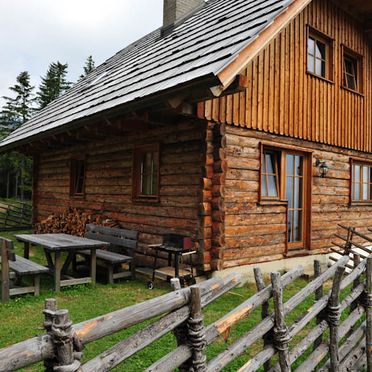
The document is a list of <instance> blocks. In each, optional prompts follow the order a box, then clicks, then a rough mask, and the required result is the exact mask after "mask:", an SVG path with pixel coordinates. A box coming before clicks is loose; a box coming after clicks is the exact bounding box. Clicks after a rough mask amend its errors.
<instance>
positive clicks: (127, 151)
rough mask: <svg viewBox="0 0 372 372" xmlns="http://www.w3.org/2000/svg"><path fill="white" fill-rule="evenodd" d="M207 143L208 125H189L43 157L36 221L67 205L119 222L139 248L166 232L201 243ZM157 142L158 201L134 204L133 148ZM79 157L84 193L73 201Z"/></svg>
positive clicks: (39, 178)
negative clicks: (135, 236)
mask: <svg viewBox="0 0 372 372" xmlns="http://www.w3.org/2000/svg"><path fill="white" fill-rule="evenodd" d="M205 141H206V125H204V124H203V123H200V122H195V123H192V122H188V123H179V124H176V123H175V124H174V125H167V126H162V127H154V128H153V129H149V130H146V131H138V132H128V133H125V134H124V135H123V136H121V137H117V136H112V138H110V137H109V136H108V138H107V139H104V138H103V139H102V140H99V141H95V142H91V143H87V144H86V145H84V147H81V146H75V147H68V148H66V149H65V150H58V151H51V152H48V153H43V154H42V155H41V156H40V157H39V159H40V160H39V162H38V169H37V171H36V173H35V174H36V175H37V177H38V182H37V187H36V189H35V196H34V200H36V204H37V209H36V210H37V216H36V219H37V220H38V221H40V220H42V219H44V218H45V217H47V216H48V215H50V214H52V213H62V212H64V211H65V210H66V209H67V208H68V207H73V208H80V209H83V210H84V211H91V212H92V213H93V214H95V213H97V214H101V215H103V216H106V217H107V218H109V219H113V220H116V221H118V222H119V223H120V224H121V225H122V227H123V228H127V229H133V230H137V231H139V232H140V234H139V248H140V249H142V250H145V249H146V244H147V243H151V244H154V243H159V242H162V238H161V235H163V234H165V233H170V232H173V233H177V234H184V235H186V236H191V237H193V238H200V239H203V238H204V237H203V236H198V231H199V228H200V226H199V225H200V224H199V207H200V190H201V188H200V180H201V178H202V172H204V169H205V152H204V151H203V149H204V144H205ZM156 142H159V143H160V144H161V147H160V148H161V155H160V161H161V167H160V202H159V203H153V204H151V203H136V202H133V201H132V162H133V159H132V157H133V147H134V146H135V145H138V144H146V143H156ZM82 154H86V159H87V169H86V189H85V191H86V193H85V197H84V198H72V197H70V187H69V185H70V159H71V157H72V156H74V155H82ZM207 193H208V191H206V193H204V196H205V198H206V200H207V199H208V195H207ZM209 219H210V216H209ZM205 224H207V225H208V221H205ZM210 226H211V224H210V222H209V227H210ZM210 238H211V236H209V239H210ZM206 264H209V263H208V262H207V263H206Z"/></svg>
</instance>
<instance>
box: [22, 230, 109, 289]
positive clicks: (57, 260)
mask: <svg viewBox="0 0 372 372" xmlns="http://www.w3.org/2000/svg"><path fill="white" fill-rule="evenodd" d="M16 238H17V240H18V241H21V242H23V243H24V251H23V256H24V257H25V258H29V253H30V246H31V245H35V246H40V247H42V248H43V249H44V253H45V257H46V259H47V262H48V268H49V271H50V273H51V274H53V277H54V286H55V290H56V292H59V291H60V289H61V287H64V286H68V285H75V284H85V283H91V284H93V285H95V283H96V265H97V258H96V249H98V248H104V247H108V246H109V245H110V244H109V243H106V242H101V241H97V240H92V239H87V238H81V237H78V236H73V235H67V234H22V235H16ZM82 250H90V251H91V255H90V276H89V277H84V278H73V277H70V276H67V275H66V272H67V270H68V268H69V266H70V264H71V263H72V261H73V259H74V257H75V254H76V252H78V251H82ZM62 252H66V253H67V257H66V259H65V260H64V262H63V258H62ZM53 255H54V260H53ZM62 276H64V277H67V279H62Z"/></svg>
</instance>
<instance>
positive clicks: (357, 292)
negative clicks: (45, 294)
mask: <svg viewBox="0 0 372 372" xmlns="http://www.w3.org/2000/svg"><path fill="white" fill-rule="evenodd" d="M348 259H349V258H348V257H344V258H342V259H340V260H339V261H338V262H336V263H335V264H334V265H333V266H332V267H330V268H329V269H328V270H326V271H324V272H323V273H322V272H321V269H320V263H319V262H317V261H315V263H314V268H315V276H314V279H313V280H312V281H311V282H310V283H309V284H308V285H306V286H305V287H304V288H302V289H300V290H298V292H297V293H296V294H295V295H293V296H292V297H291V298H290V299H289V300H288V301H286V302H284V300H283V293H285V291H286V287H287V286H288V285H289V284H291V283H293V282H294V281H295V280H296V279H297V278H299V277H300V276H301V275H302V274H303V268H302V267H298V268H295V269H293V270H291V271H290V272H287V273H286V274H284V275H283V276H281V275H280V274H279V273H272V274H271V284H270V285H265V283H264V279H263V277H262V274H261V272H260V270H259V269H255V278H256V284H257V289H258V292H257V293H256V294H255V295H254V296H253V297H251V298H249V299H247V300H245V301H244V302H243V303H242V304H241V305H239V306H238V307H237V308H235V309H233V310H231V311H230V312H229V313H228V314H226V315H225V316H224V317H223V318H221V319H219V320H217V321H216V322H214V323H212V324H210V325H209V326H205V324H204V320H203V308H204V307H205V306H206V305H207V304H209V303H211V302H212V301H214V300H215V299H216V298H218V297H219V296H221V295H222V294H224V293H226V292H228V291H230V290H231V289H232V288H234V287H235V286H236V285H238V284H239V282H240V278H239V276H237V275H232V276H229V277H227V278H225V279H211V280H208V281H205V282H203V283H201V284H199V285H196V286H192V287H190V288H185V289H181V288H180V286H179V282H177V280H175V281H173V287H174V291H173V292H171V293H168V294H166V295H163V296H161V297H158V298H154V299H152V300H149V301H146V302H143V303H140V304H136V305H134V306H131V307H127V308H124V309H121V310H118V311H115V312H113V313H109V314H106V315H103V316H100V317H98V318H95V319H91V320H87V321H84V322H82V323H79V324H72V322H71V320H70V315H69V312H68V310H58V309H57V304H56V301H55V300H52V299H51V300H46V302H45V310H44V316H45V321H44V328H45V334H43V335H40V336H38V337H34V338H31V339H28V340H26V341H23V342H20V343H18V344H15V345H11V346H9V347H6V348H4V349H1V350H0V370H1V371H12V370H17V369H20V368H23V367H26V366H30V365H32V364H34V363H38V362H41V361H44V366H45V371H65V372H69V371H83V372H88V371H89V372H92V371H109V370H111V369H113V368H114V367H116V366H118V365H119V364H121V363H123V362H124V361H125V360H126V359H127V358H129V357H130V356H132V355H133V354H135V353H137V352H138V351H140V350H142V349H144V348H145V347H147V346H148V345H150V344H151V343H152V342H154V341H155V340H157V339H159V338H161V337H162V336H164V335H165V334H167V333H168V332H173V334H174V337H175V339H176V341H177V345H178V346H177V347H175V348H174V350H173V351H171V352H170V353H169V354H167V355H165V356H164V357H163V358H162V359H160V360H158V361H156V362H155V363H154V364H153V365H152V366H150V367H148V369H147V372H150V371H161V372H166V371H173V370H174V369H176V368H180V370H181V371H220V370H221V369H223V368H224V367H225V366H227V365H228V364H229V363H230V362H231V361H233V360H234V359H235V358H237V357H239V356H240V355H242V354H243V353H245V352H246V351H247V350H249V349H250V348H251V347H252V345H253V344H255V343H257V342H262V340H263V342H262V345H263V346H262V347H261V351H259V352H258V353H257V354H256V355H254V356H253V357H252V358H251V359H249V360H248V362H247V363H246V364H245V365H244V366H243V367H241V369H240V370H239V371H257V370H258V369H260V368H262V367H263V369H264V370H265V371H291V369H292V368H293V367H294V366H297V367H298V368H299V370H300V369H301V370H302V371H312V370H314V369H316V368H317V369H319V368H320V370H322V371H328V370H329V371H349V370H350V371H351V370H360V371H362V370H367V369H368V371H372V258H368V259H365V260H360V257H359V256H357V255H355V259H354V263H355V267H353V268H352V270H351V271H350V273H349V274H347V275H346V273H345V268H346V264H347V261H348ZM326 288H328V289H326ZM309 298H312V299H313V300H312V301H309ZM304 301H306V302H305V303H306V304H308V303H309V302H311V306H309V307H308V308H307V309H306V310H305V312H304V313H303V314H302V315H301V316H300V317H299V318H298V319H296V320H295V321H294V322H293V323H291V324H288V322H287V319H288V317H287V315H288V314H290V313H291V312H292V311H293V310H294V309H296V308H297V307H298V306H299V305H301V304H303V303H304ZM272 307H273V311H272V312H271V310H270V309H271V308H272ZM260 308H261V314H262V321H261V322H259V323H258V324H257V325H255V326H254V327H253V328H252V329H247V331H246V333H245V334H244V335H243V336H241V337H240V338H239V339H237V340H235V341H234V342H232V343H231V344H230V345H229V346H228V347H227V348H226V350H225V351H223V352H222V353H221V354H219V355H217V356H216V357H214V358H213V359H211V360H208V361H207V358H206V354H205V351H206V348H207V347H208V345H209V344H211V343H212V342H213V341H216V340H217V339H218V338H220V337H221V336H222V337H225V338H226V339H227V338H228V337H229V331H230V329H231V327H233V326H235V325H236V324H237V323H239V322H240V321H242V320H243V319H245V318H247V317H249V316H250V314H252V311H254V310H255V309H260ZM149 319H155V320H153V322H152V323H151V324H150V325H148V324H147V325H144V327H143V328H142V329H141V330H140V331H138V332H137V333H135V334H133V335H131V336H129V337H127V338H126V339H124V340H122V341H120V342H119V343H118V344H116V345H115V346H113V347H111V348H110V349H108V350H106V351H104V352H103V353H102V354H100V355H97V356H96V357H95V358H94V359H92V360H89V361H86V362H84V363H83V362H82V355H83V352H84V350H83V347H84V345H86V344H88V343H90V342H92V341H95V340H98V339H100V338H103V337H105V336H107V335H111V334H113V333H116V332H119V331H120V330H123V329H127V328H129V327H132V326H134V325H135V324H139V323H142V322H144V321H146V320H149ZM305 331H306V332H305ZM304 332H305V333H304ZM296 335H301V337H300V338H297V339H296V340H297V341H296V342H295V341H294V337H295V336H296ZM256 345H257V344H256Z"/></svg>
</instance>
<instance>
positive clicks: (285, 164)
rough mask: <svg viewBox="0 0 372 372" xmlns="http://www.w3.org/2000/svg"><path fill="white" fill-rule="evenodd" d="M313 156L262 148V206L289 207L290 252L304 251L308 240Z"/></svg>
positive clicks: (285, 150) (288, 232) (288, 240)
mask: <svg viewBox="0 0 372 372" xmlns="http://www.w3.org/2000/svg"><path fill="white" fill-rule="evenodd" d="M310 164H311V156H309V154H307V153H303V152H297V151H292V150H287V149H276V148H271V147H270V146H262V152H261V203H280V204H285V205H286V207H287V237H288V239H287V244H288V250H291V251H295V250H299V249H304V248H305V246H306V245H307V244H308V241H309V234H308V227H307V225H306V221H308V220H309V218H310V217H309V213H310V209H311V206H310V205H308V204H309V203H310V202H308V201H309V200H310V198H309V197H308V196H309V195H310V193H311V189H310V187H311V184H310V182H309V179H310V174H311V166H310Z"/></svg>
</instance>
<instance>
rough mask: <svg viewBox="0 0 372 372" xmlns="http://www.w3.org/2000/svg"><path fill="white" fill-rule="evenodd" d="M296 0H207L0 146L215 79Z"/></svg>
mask: <svg viewBox="0 0 372 372" xmlns="http://www.w3.org/2000/svg"><path fill="white" fill-rule="evenodd" d="M293 1H294V0H210V1H209V2H207V3H206V4H205V5H204V6H203V7H202V8H200V9H198V10H196V11H195V13H194V14H191V15H190V16H189V17H187V18H186V19H185V20H184V21H183V22H181V23H180V24H179V25H177V26H176V27H175V28H174V29H173V31H172V32H170V33H169V34H168V35H166V36H162V34H161V29H158V30H155V31H154V32H152V33H150V34H149V35H147V36H145V37H143V38H142V39H140V40H138V41H137V42H135V43H133V44H131V45H129V46H128V47H127V48H125V49H123V50H121V51H120V52H119V53H117V54H116V55H115V56H113V57H112V58H110V59H108V60H107V61H106V62H104V63H103V64H102V65H100V66H99V67H97V69H95V70H94V71H93V72H92V73H91V74H89V75H88V76H87V77H86V78H85V79H83V80H82V81H80V82H79V83H77V84H76V85H75V86H74V87H73V88H72V89H70V90H69V91H68V92H67V93H66V94H65V95H63V96H62V97H60V98H59V99H57V100H56V101H54V102H52V103H51V104H50V105H49V106H47V107H46V108H45V109H43V110H42V111H40V112H39V113H38V114H37V115H35V116H34V117H33V118H32V119H31V120H29V121H28V122H27V123H25V124H24V125H23V126H22V127H20V128H19V129H17V130H16V131H14V132H13V133H12V134H10V136H9V137H7V138H6V139H5V140H4V141H2V142H1V143H0V149H1V148H5V147H6V148H8V147H15V146H17V145H21V144H22V143H25V142H29V141H31V140H32V139H33V138H35V137H38V136H39V135H40V134H44V133H46V132H47V131H53V130H55V129H60V127H62V126H64V125H66V124H69V123H71V122H73V121H76V120H79V119H83V118H86V117H89V116H91V115H93V114H97V113H99V112H103V111H106V110H109V109H111V108H114V107H116V106H119V105H122V104H125V103H129V102H132V101H134V100H139V99H142V98H144V97H148V96H151V95H154V94H157V93H159V92H162V91H165V90H167V89H170V88H174V87H177V86H179V85H181V84H183V83H187V82H192V81H195V80H196V79H202V78H205V77H208V76H217V74H218V72H219V71H220V70H221V69H223V68H224V67H226V66H227V65H228V64H229V63H230V62H231V61H232V60H233V59H234V57H235V56H236V55H237V54H238V53H239V51H240V50H241V49H242V48H243V47H245V46H246V45H247V44H249V42H250V41H251V40H253V39H255V37H256V36H257V35H259V34H260V32H261V31H262V30H263V29H265V28H266V26H268V25H269V24H270V23H271V22H272V21H273V20H274V19H275V18H276V17H277V16H278V15H279V14H280V13H282V12H283V10H284V9H286V8H287V7H288V5H290V4H291V3H292V2H293Z"/></svg>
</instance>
